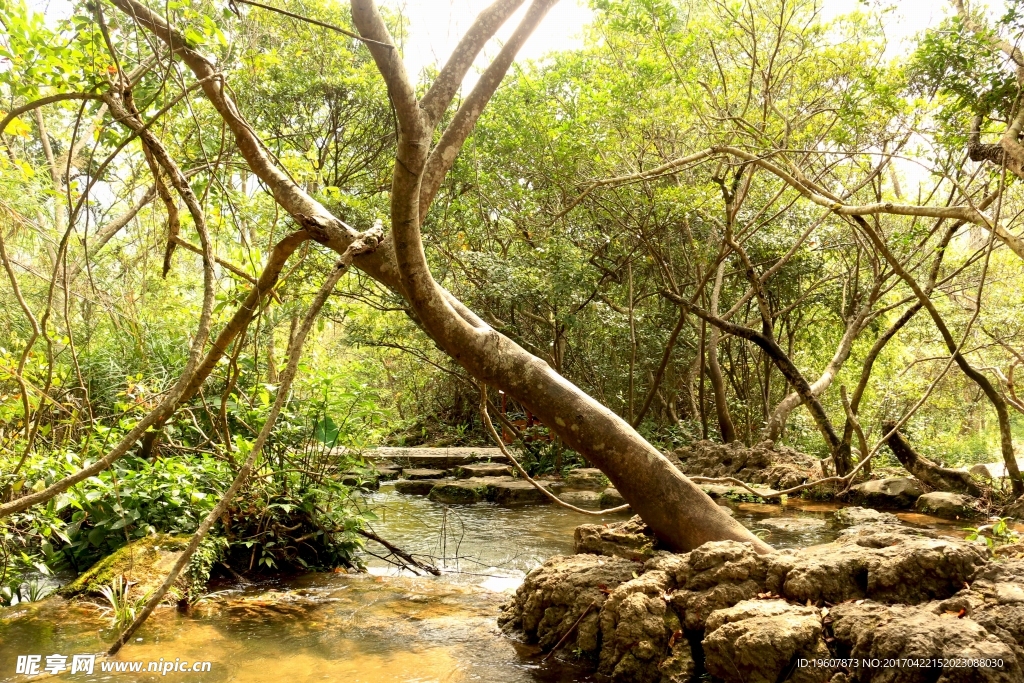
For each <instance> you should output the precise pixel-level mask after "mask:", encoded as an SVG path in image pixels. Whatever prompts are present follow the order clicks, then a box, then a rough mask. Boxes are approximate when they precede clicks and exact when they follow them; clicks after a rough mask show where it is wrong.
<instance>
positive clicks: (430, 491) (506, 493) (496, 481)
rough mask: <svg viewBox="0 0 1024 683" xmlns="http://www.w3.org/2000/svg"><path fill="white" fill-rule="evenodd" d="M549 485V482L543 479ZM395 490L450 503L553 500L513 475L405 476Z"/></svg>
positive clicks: (503, 503) (508, 502)
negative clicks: (456, 477)
mask: <svg viewBox="0 0 1024 683" xmlns="http://www.w3.org/2000/svg"><path fill="white" fill-rule="evenodd" d="M540 484H541V485H542V486H544V487H545V488H546V487H547V486H548V483H547V482H540ZM395 491H397V492H398V493H404V494H406V495H416V496H428V497H429V498H430V500H433V501H435V502H438V503H444V504H446V505H459V504H467V503H478V502H480V501H485V500H486V501H491V502H494V503H499V504H502V505H523V504H538V503H549V502H551V501H550V499H549V498H548V497H547V496H546V495H544V494H543V493H542V492H541V491H539V490H537V488H536V487H534V486H533V484H531V483H530V482H528V481H524V480H522V479H513V478H512V477H470V478H468V479H453V480H446V479H416V480H408V479H402V480H399V481H397V482H395Z"/></svg>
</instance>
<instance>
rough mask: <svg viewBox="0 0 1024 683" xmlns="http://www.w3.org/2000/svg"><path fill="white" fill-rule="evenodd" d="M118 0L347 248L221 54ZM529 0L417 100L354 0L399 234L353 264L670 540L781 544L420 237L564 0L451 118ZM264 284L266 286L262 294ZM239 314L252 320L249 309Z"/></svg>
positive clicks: (310, 230)
mask: <svg viewBox="0 0 1024 683" xmlns="http://www.w3.org/2000/svg"><path fill="white" fill-rule="evenodd" d="M112 2H113V4H114V5H116V6H117V7H118V8H119V9H121V10H122V11H123V12H124V13H125V14H126V15H128V16H129V17H131V18H132V19H134V20H135V21H136V22H137V23H138V24H140V25H141V26H142V27H143V28H145V29H147V30H149V31H150V32H151V33H152V34H153V35H154V37H156V38H157V39H159V40H161V41H163V42H164V43H166V44H167V46H168V47H169V48H170V50H171V52H172V53H173V54H174V56H175V57H178V58H180V59H181V60H182V62H183V63H184V64H185V65H186V66H187V67H188V68H189V69H191V70H192V72H193V73H194V74H195V76H196V77H197V78H198V79H200V84H201V87H202V89H203V92H204V93H205V95H206V97H207V99H208V100H209V101H210V104H211V105H212V106H213V108H214V109H215V110H216V111H217V112H218V114H220V116H221V117H222V118H223V120H224V122H225V124H226V126H227V128H228V129H229V130H230V131H231V133H232V134H233V135H234V138H235V143H236V145H237V148H238V151H239V154H240V155H241V156H242V158H244V160H245V162H246V163H247V164H248V166H249V168H250V169H251V170H252V171H253V172H254V173H255V174H256V175H257V176H258V177H259V178H260V180H261V181H262V182H263V183H264V184H265V186H266V187H267V188H268V190H269V191H270V192H271V193H272V194H273V197H274V199H275V200H276V201H277V203H278V204H279V205H280V206H281V207H282V208H284V209H285V210H286V211H287V212H288V213H289V214H290V215H291V217H292V218H293V219H294V220H295V221H296V222H297V223H298V225H299V226H300V227H301V228H303V231H304V232H305V234H306V235H308V236H309V237H310V238H312V239H313V240H315V241H317V242H319V243H321V244H323V245H325V246H327V247H328V248H330V249H332V250H334V251H337V252H338V253H343V252H344V251H345V250H346V249H347V248H348V246H349V245H350V244H351V243H352V242H353V241H354V240H356V239H358V238H359V236H360V233H359V231H357V230H356V229H355V228H352V227H351V226H348V225H346V224H345V223H344V222H342V221H341V220H339V219H338V218H337V217H336V216H334V215H333V214H332V213H331V212H330V211H329V210H328V209H327V208H326V207H324V206H323V205H322V204H320V203H319V202H317V201H316V200H315V199H313V198H312V197H311V196H309V195H308V194H307V193H306V192H305V191H304V190H303V189H302V188H301V187H299V186H298V185H296V184H295V183H294V182H293V181H292V180H291V179H290V178H289V177H288V176H287V174H285V173H283V172H282V171H281V169H279V168H278V167H277V166H276V164H275V162H274V160H273V158H272V157H271V156H270V155H269V154H268V153H267V152H266V148H265V145H264V144H263V143H262V141H261V140H260V139H259V138H258V137H257V135H256V133H255V131H254V130H253V128H252V127H251V126H250V125H249V124H248V123H247V122H246V121H245V119H244V117H243V116H242V114H241V113H240V112H239V110H238V108H237V106H236V104H235V102H234V101H233V99H232V98H231V94H230V88H227V87H224V83H223V82H222V80H223V76H221V75H220V74H219V72H218V71H217V69H216V67H215V66H214V65H213V63H212V62H210V61H209V60H208V59H206V57H205V56H203V55H202V54H201V53H200V52H198V51H197V50H196V49H195V48H193V47H191V46H190V45H189V44H188V42H187V41H186V40H185V39H184V37H183V36H182V35H181V34H180V33H179V32H178V31H176V30H175V29H174V28H173V27H172V26H170V25H169V24H168V23H167V22H166V21H165V20H164V18H163V17H161V16H159V15H158V14H156V13H155V12H153V11H152V10H150V9H149V8H147V7H146V6H144V5H142V4H141V3H140V2H138V0H112ZM521 4H522V0H496V2H494V4H492V5H491V6H490V7H488V8H487V9H486V10H484V12H483V13H481V15H480V16H479V17H478V18H477V20H476V21H475V22H474V24H473V25H472V27H471V28H470V29H469V31H467V33H466V34H465V36H464V37H463V39H462V41H461V42H460V43H459V45H458V46H457V47H456V49H455V51H454V53H453V54H452V56H451V58H450V59H449V61H448V63H447V64H446V65H445V66H444V67H443V68H442V70H441V71H440V73H439V74H438V76H437V78H436V79H435V81H434V83H433V84H432V85H431V86H430V88H429V89H428V91H427V92H426V94H425V95H423V97H422V98H417V96H416V89H415V88H414V87H413V86H412V84H411V82H410V81H409V78H408V76H407V74H406V72H405V68H404V65H403V64H402V61H401V58H400V57H399V56H398V52H397V49H396V48H395V46H394V43H393V41H392V39H391V36H390V35H389V33H388V31H387V28H386V27H385V25H384V23H383V21H382V19H381V17H380V15H379V13H378V11H377V8H376V6H375V5H374V3H373V2H372V0H353V2H352V17H353V20H354V23H355V24H356V26H357V28H358V30H359V32H360V33H361V34H362V40H363V42H364V43H365V44H366V46H367V48H368V49H369V50H370V52H371V53H372V55H373V58H374V60H375V62H376V64H377V66H378V69H379V71H380V72H381V74H382V76H383V78H384V80H385V82H386V84H387V87H388V94H389V96H390V99H391V101H392V103H393V106H394V109H395V113H396V115H397V118H398V125H399V136H398V146H397V150H396V163H395V170H394V178H393V182H392V192H391V219H392V232H391V236H390V238H389V239H388V240H386V241H385V243H384V244H382V245H381V247H380V248H378V249H377V250H376V251H375V252H373V253H372V254H367V255H364V256H361V257H359V258H357V259H356V260H355V262H354V265H355V266H356V267H358V268H359V269H360V270H363V271H364V272H365V273H367V274H368V275H370V276H371V277H373V278H374V279H376V280H377V281H379V282H381V283H382V284H384V285H385V286H387V287H389V288H391V289H392V290H394V291H395V292H397V293H399V294H400V295H401V296H403V297H404V298H405V299H406V300H407V301H408V302H409V305H410V308H411V310H412V312H413V314H414V315H415V317H416V319H417V322H418V323H419V324H420V325H421V327H422V328H423V329H424V330H425V331H426V332H427V334H429V335H430V336H431V337H432V338H433V339H434V341H435V342H436V343H437V344H438V345H439V346H440V347H441V348H442V349H443V350H444V351H445V352H446V353H448V354H449V355H450V356H451V357H452V358H453V359H454V360H455V361H456V362H458V363H459V364H461V365H462V366H463V367H464V368H465V369H466V370H467V371H468V372H469V373H470V374H471V375H473V376H474V377H475V378H477V379H478V380H480V381H482V382H484V383H485V384H489V385H492V386H494V387H496V388H499V389H501V390H504V391H505V392H506V393H508V394H509V395H511V396H512V397H513V398H515V399H517V400H519V401H520V402H521V403H523V404H524V405H525V406H526V407H527V408H529V409H530V410H531V412H533V413H534V414H536V415H537V416H538V417H540V419H541V420H542V421H543V422H544V424H546V425H547V426H548V427H550V428H551V429H552V431H554V432H555V434H557V435H558V436H559V437H560V438H561V439H562V441H563V442H564V443H565V444H566V445H568V446H570V447H572V448H574V449H575V450H577V451H579V452H580V453H581V454H582V455H584V456H585V457H587V458H588V459H589V460H590V461H591V462H592V463H594V464H595V465H596V466H597V467H599V468H600V469H601V470H602V471H603V472H604V473H605V474H606V475H607V476H608V478H609V479H610V480H611V481H612V483H613V484H614V485H615V486H616V487H617V488H618V489H619V491H620V492H621V493H622V495H623V497H624V498H625V499H626V501H627V502H629V503H630V504H631V505H632V506H633V509H634V510H635V511H636V512H637V513H638V514H640V516H641V517H642V518H643V519H644V520H645V521H646V522H647V523H648V524H649V525H650V526H651V528H652V529H653V530H654V531H655V533H656V534H657V535H658V536H659V537H660V538H661V539H662V540H663V541H664V542H665V543H666V544H667V545H669V546H670V547H672V548H675V549H678V550H689V549H691V548H695V547H697V546H699V545H701V544H702V543H705V542H707V541H712V540H725V539H734V540H738V541H743V542H747V543H750V544H751V545H752V546H753V547H754V548H756V549H757V550H758V551H759V552H770V551H771V548H770V547H769V546H768V545H766V544H765V543H764V542H762V541H761V540H760V539H758V538H757V537H756V536H754V535H753V534H752V533H750V532H749V531H748V530H747V529H745V528H744V527H743V526H742V525H741V524H739V523H738V522H737V521H735V520H734V519H732V517H730V516H729V515H727V514H726V513H725V512H723V511H722V510H721V508H719V507H718V506H717V505H716V504H715V503H714V501H712V500H711V499H710V498H709V497H708V496H707V495H706V494H704V493H703V492H702V491H701V490H700V489H699V488H698V487H697V486H695V485H694V484H693V483H692V482H690V481H689V480H688V479H687V478H686V477H685V476H684V475H683V474H682V473H681V472H679V470H677V469H676V468H675V467H673V466H672V464H671V463H670V462H669V461H668V460H667V459H666V458H665V457H664V456H663V455H662V454H661V453H659V452H658V451H657V450H656V449H655V448H654V447H652V446H651V445H650V444H649V443H647V442H646V441H645V440H644V439H643V438H642V437H641V436H640V435H639V434H637V433H636V431H635V430H633V428H632V427H630V426H629V425H628V424H627V423H626V422H625V421H624V420H622V419H621V418H619V417H618V416H617V415H615V414H614V413H613V412H612V411H610V410H609V409H607V408H606V407H604V406H603V405H601V404H600V403H598V402H597V401H595V400H594V399H593V398H591V397H590V396H588V395H587V394H586V393H584V392H583V391H581V390H580V389H579V388H578V387H576V386H574V385H573V384H572V383H571V382H569V381H568V380H566V379H565V378H564V377H561V376H560V375H559V374H558V373H556V372H555V371H554V370H552V369H551V367H550V366H548V364H547V363H545V362H544V361H543V360H541V359H539V358H537V357H535V356H533V355H531V354H530V353H528V352H526V351H525V350H524V349H522V348H521V347H519V346H518V345H517V344H515V343H514V342H512V341H511V340H509V339H508V338H506V337H504V336H502V335H501V334H499V333H498V332H496V331H495V330H493V329H491V328H490V327H489V326H488V325H486V324H485V323H484V322H483V321H482V320H481V319H480V318H479V317H478V316H477V315H475V314H474V313H473V312H472V311H470V310H469V309H468V308H466V306H465V305H463V304H462V303H461V302H460V301H458V299H456V298H455V297H454V296H452V295H451V294H450V293H449V292H447V291H445V290H444V289H443V288H442V287H440V286H439V285H438V284H437V283H436V282H435V281H434V280H433V277H432V276H431V274H430V270H429V268H428V267H427V263H426V258H425V255H424V251H423V244H422V240H421V235H420V226H421V224H422V221H423V219H424V218H425V215H426V212H427V210H428V208H429V206H430V203H431V201H432V200H433V198H434V196H435V195H436V193H437V191H438V189H439V188H440V186H441V183H442V181H443V179H444V177H445V175H446V174H447V172H448V170H450V168H451V166H452V164H453V163H454V160H455V157H456V156H457V154H458V152H459V150H460V149H461V147H462V144H463V143H464V142H465V140H466V138H467V137H468V136H469V134H470V132H471V131H472V129H473V127H474V126H475V124H476V121H477V119H478V118H479V116H480V114H481V113H482V111H483V109H484V107H485V106H486V104H487V102H488V101H489V99H490V97H491V96H492V95H493V93H494V91H495V90H496V88H497V87H498V84H499V83H500V82H501V81H502V79H503V77H504V75H505V73H506V72H507V70H508V68H509V66H510V65H511V63H512V60H513V58H514V57H515V55H516V53H517V52H518V50H519V48H520V47H521V46H522V44H523V43H524V42H525V41H526V39H527V38H528V37H529V35H530V34H531V32H532V31H533V29H534V28H535V27H536V25H537V24H538V23H539V22H540V20H541V19H542V18H543V16H544V15H545V14H546V12H547V10H548V9H549V8H550V6H551V5H553V4H554V1H553V0H535V1H534V2H533V3H532V4H531V6H530V7H529V9H528V11H527V12H526V14H525V16H524V18H523V19H522V20H521V23H520V25H519V27H518V28H517V29H516V30H515V32H514V33H513V34H512V36H511V37H510V38H509V40H508V41H506V42H505V44H504V45H503V46H502V48H501V50H500V51H499V53H498V56H497V57H496V58H495V59H494V60H493V62H492V63H491V65H490V66H489V67H488V68H487V69H486V70H485V71H484V73H483V74H482V75H481V77H480V79H479V80H478V82H477V84H476V86H475V87H474V88H473V90H472V91H471V92H470V94H469V95H468V96H467V97H465V98H463V100H462V102H461V104H460V106H459V108H458V110H457V111H456V112H455V114H454V115H453V116H451V117H450V118H448V117H445V114H446V112H447V111H448V109H449V106H450V104H451V103H452V101H453V99H454V96H455V94H456V93H457V92H458V89H459V87H460V85H461V83H462V79H463V77H464V76H465V74H466V73H467V72H468V70H469V69H470V68H471V67H472V64H473V62H474V60H475V59H476V57H477V55H478V54H479V52H480V51H481V50H482V48H483V46H484V45H485V44H486V43H487V41H488V40H490V38H491V37H492V36H493V35H494V34H495V32H496V31H497V29H498V28H499V27H500V26H501V25H502V24H503V23H504V22H505V20H506V19H508V17H509V16H511V14H512V13H513V12H514V11H515V10H516V9H517V7H518V6H519V5H521ZM442 118H445V119H446V120H448V125H447V127H446V128H445V129H444V132H443V134H442V135H441V137H440V140H439V141H438V142H437V144H436V146H434V147H433V149H432V144H431V143H432V142H433V139H434V138H433V134H434V132H435V130H436V128H437V126H438V124H439V123H440V122H441V120H442ZM262 291H263V290H262V289H260V290H259V291H258V292H257V294H256V300H257V301H258V297H259V296H260V294H262ZM239 317H240V318H241V319H242V320H244V319H245V318H246V317H247V315H246V313H242V315H240V316H239ZM233 322H235V321H233ZM217 353H222V350H220V349H218V350H217ZM190 388H191V387H190Z"/></svg>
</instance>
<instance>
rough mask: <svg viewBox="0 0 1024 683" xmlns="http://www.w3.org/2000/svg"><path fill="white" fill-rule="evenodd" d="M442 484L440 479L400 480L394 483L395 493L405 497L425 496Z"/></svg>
mask: <svg viewBox="0 0 1024 683" xmlns="http://www.w3.org/2000/svg"><path fill="white" fill-rule="evenodd" d="M444 483H446V482H444V481H442V480H440V479H411V480H410V479H400V480H398V481H396V482H395V491H397V492H398V493H404V494H405V495H407V496H425V495H427V494H428V493H430V489H432V488H434V487H435V486H437V485H438V484H444Z"/></svg>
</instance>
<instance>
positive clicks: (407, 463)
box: [363, 447, 508, 470]
mask: <svg viewBox="0 0 1024 683" xmlns="http://www.w3.org/2000/svg"><path fill="white" fill-rule="evenodd" d="M363 457H364V458H365V459H366V460H367V461H369V462H371V463H372V462H393V463H395V464H397V465H399V466H400V467H416V468H425V469H436V470H450V469H454V468H456V467H459V466H462V465H469V464H470V463H479V462H487V461H490V462H498V463H507V462H508V459H507V458H506V457H505V456H504V455H503V454H502V452H501V450H500V449H498V448H475V447H458V448H394V447H381V448H374V449H373V450H369V451H364V452H363Z"/></svg>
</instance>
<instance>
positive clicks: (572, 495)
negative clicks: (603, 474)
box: [558, 491, 601, 508]
mask: <svg viewBox="0 0 1024 683" xmlns="http://www.w3.org/2000/svg"><path fill="white" fill-rule="evenodd" d="M558 498H559V500H562V501H564V502H566V503H568V504H569V505H575V506H576V507H578V508H596V507H600V505H601V493H600V492H598V491H563V492H562V493H559V494H558Z"/></svg>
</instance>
